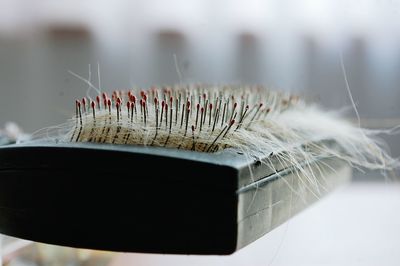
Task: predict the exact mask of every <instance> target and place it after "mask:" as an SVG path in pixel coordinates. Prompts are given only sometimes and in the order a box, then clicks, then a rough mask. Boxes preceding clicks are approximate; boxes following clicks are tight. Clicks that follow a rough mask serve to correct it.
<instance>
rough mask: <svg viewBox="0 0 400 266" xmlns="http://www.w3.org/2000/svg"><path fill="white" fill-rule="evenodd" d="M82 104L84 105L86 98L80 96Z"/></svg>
mask: <svg viewBox="0 0 400 266" xmlns="http://www.w3.org/2000/svg"><path fill="white" fill-rule="evenodd" d="M82 104H83V105H86V98H85V97H83V98H82Z"/></svg>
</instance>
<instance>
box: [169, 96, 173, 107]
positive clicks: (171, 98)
mask: <svg viewBox="0 0 400 266" xmlns="http://www.w3.org/2000/svg"><path fill="white" fill-rule="evenodd" d="M173 101H174V97H172V96H171V97H170V98H169V102H170V103H171V105H172V102H173Z"/></svg>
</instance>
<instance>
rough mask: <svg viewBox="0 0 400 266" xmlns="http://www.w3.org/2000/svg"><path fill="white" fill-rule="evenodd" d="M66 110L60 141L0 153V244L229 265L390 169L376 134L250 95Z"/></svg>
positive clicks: (121, 98)
mask: <svg viewBox="0 0 400 266" xmlns="http://www.w3.org/2000/svg"><path fill="white" fill-rule="evenodd" d="M75 109H76V110H75V111H76V113H75V117H74V118H73V119H71V120H70V121H68V122H67V123H66V124H64V125H61V126H58V127H56V128H57V129H62V131H61V133H60V134H58V135H56V136H51V135H49V134H48V133H49V132H48V131H46V132H45V135H44V136H43V135H42V136H40V135H36V137H37V138H39V139H40V141H41V142H37V141H35V140H34V141H33V142H31V143H22V144H16V145H10V146H4V147H0V190H1V191H0V231H1V232H3V233H5V234H10V235H14V236H18V237H21V238H27V239H32V240H35V241H41V242H46V243H53V244H59V245H67V246H74V247H83V248H94V249H106V250H116V251H129V252H153V253H175V254H230V253H232V252H234V251H235V250H237V249H240V248H242V247H244V246H246V245H248V244H249V243H251V242H252V241H255V240H256V239H258V238H259V237H261V236H262V235H264V234H265V233H267V232H269V231H271V230H272V229H273V228H275V227H276V226H278V225H280V224H282V223H283V222H285V221H286V220H288V219H289V218H290V217H292V216H293V215H294V214H296V213H297V212H299V211H301V210H302V209H304V208H305V207H307V206H308V205H310V204H311V203H312V202H314V201H315V200H317V199H319V198H320V197H321V196H322V195H324V194H325V193H327V192H328V191H330V190H331V189H332V188H334V187H335V186H337V185H338V184H339V183H342V182H343V181H345V180H347V179H348V178H349V177H350V172H349V167H348V165H352V166H362V167H368V168H371V169H385V170H386V169H393V168H394V167H398V165H399V162H398V161H397V160H395V159H392V158H391V157H390V156H389V155H388V153H387V152H386V151H385V150H384V149H383V148H381V143H380V142H379V141H378V140H377V139H376V138H375V135H376V133H379V132H374V131H370V130H365V129H361V128H359V127H356V126H354V125H352V124H350V123H349V122H347V121H345V120H344V119H342V118H341V117H340V116H338V114H337V113H335V112H327V111H323V110H321V109H320V108H318V107H316V106H315V105H310V104H306V103H305V102H304V101H303V100H301V99H300V98H299V97H297V96H294V95H291V94H287V93H281V92H276V91H270V90H266V89H264V88H261V87H241V86H236V87H235V86H197V85H190V86H181V85H180V86H176V87H165V88H162V89H157V88H150V89H149V90H140V91H133V90H129V91H115V92H113V93H112V95H111V97H109V96H108V95H107V94H106V93H103V94H102V95H98V96H96V97H95V100H90V99H86V98H83V99H82V100H77V101H76V103H75ZM38 136H39V137H38Z"/></svg>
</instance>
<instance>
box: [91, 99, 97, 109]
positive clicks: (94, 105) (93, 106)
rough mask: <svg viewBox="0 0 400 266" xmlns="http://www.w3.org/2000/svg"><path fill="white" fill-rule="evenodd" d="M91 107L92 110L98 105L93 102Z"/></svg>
mask: <svg viewBox="0 0 400 266" xmlns="http://www.w3.org/2000/svg"><path fill="white" fill-rule="evenodd" d="M90 106H92V109H94V108H95V107H96V103H95V102H94V101H92V102H91V103H90Z"/></svg>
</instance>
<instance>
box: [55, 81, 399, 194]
mask: <svg viewBox="0 0 400 266" xmlns="http://www.w3.org/2000/svg"><path fill="white" fill-rule="evenodd" d="M75 107H76V115H75V117H74V118H73V119H72V120H71V121H70V122H69V123H67V124H66V125H64V126H63V127H64V128H66V129H67V131H68V132H67V133H66V134H65V133H64V134H62V137H61V140H64V141H69V142H96V143H112V144H125V145H142V146H157V147H166V148H174V149H184V150H192V151H197V152H207V153H215V152H218V151H222V150H225V149H228V150H230V151H234V152H238V153H240V154H244V155H245V156H247V157H249V158H267V159H265V160H264V161H263V163H266V164H268V165H270V167H272V168H273V167H274V166H273V164H272V163H271V161H269V160H270V159H268V158H269V157H271V155H272V154H273V155H274V157H276V159H277V160H279V161H280V163H281V164H283V165H287V166H294V167H295V168H296V169H298V170H300V172H301V171H302V169H304V167H303V166H304V165H308V164H310V163H312V162H315V161H316V160H318V158H320V156H323V157H335V158H339V159H342V160H345V161H346V162H348V163H349V164H350V165H352V166H356V167H367V168H370V169H383V170H388V169H394V168H397V167H399V161H398V160H396V159H393V158H392V157H391V156H390V155H389V153H388V151H387V149H386V147H385V143H383V142H381V141H380V140H379V139H378V138H377V135H378V134H381V133H385V131H384V130H376V131H372V130H367V129H363V128H360V127H358V126H356V125H354V124H352V123H350V122H348V121H346V120H345V119H343V118H342V117H340V116H339V113H338V112H328V111H324V110H322V109H321V108H319V107H317V106H316V105H315V104H308V103H306V102H305V101H304V100H303V99H301V98H300V97H298V96H296V95H293V94H290V93H283V92H278V91H271V90H267V89H266V88H263V87H260V86H254V87H250V86H203V85H201V86H200V85H189V86H183V85H179V86H174V87H164V88H162V89H158V88H155V87H152V88H150V89H148V90H140V91H139V90H137V91H133V90H127V91H114V92H113V93H112V95H111V97H109V96H108V95H107V94H106V93H103V94H102V95H98V96H97V97H96V98H95V100H94V101H92V100H87V99H86V98H83V99H82V100H77V101H76V106H75ZM59 128H62V127H59ZM332 143H333V145H332ZM302 165H303V166H302ZM309 179H310V180H313V179H314V178H313V177H312V176H309ZM316 187H317V186H316Z"/></svg>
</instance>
